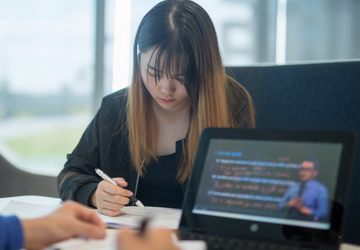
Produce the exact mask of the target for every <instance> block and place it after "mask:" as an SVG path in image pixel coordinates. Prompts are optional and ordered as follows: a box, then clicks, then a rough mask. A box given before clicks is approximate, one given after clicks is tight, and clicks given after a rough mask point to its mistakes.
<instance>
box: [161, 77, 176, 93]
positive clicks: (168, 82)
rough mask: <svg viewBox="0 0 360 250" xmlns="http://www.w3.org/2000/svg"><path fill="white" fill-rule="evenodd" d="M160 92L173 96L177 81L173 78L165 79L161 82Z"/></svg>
mask: <svg viewBox="0 0 360 250" xmlns="http://www.w3.org/2000/svg"><path fill="white" fill-rule="evenodd" d="M159 85H160V91H161V92H162V93H164V94H166V95H168V94H173V93H174V92H175V90H176V87H175V81H174V80H173V79H171V78H167V77H163V78H162V79H161V80H160V83H159Z"/></svg>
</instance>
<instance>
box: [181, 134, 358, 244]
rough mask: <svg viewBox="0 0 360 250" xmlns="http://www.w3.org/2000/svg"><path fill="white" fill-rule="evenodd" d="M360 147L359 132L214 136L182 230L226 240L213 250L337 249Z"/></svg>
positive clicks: (190, 191) (201, 151)
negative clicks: (240, 246)
mask: <svg viewBox="0 0 360 250" xmlns="http://www.w3.org/2000/svg"><path fill="white" fill-rule="evenodd" d="M355 147H356V135H355V134H353V133H352V132H339V131H337V132H333V131H282V130H261V129H226V128H207V129H205V130H204V131H203V133H202V135H201V138H200V141H199V145H198V149H197V154H196V157H195V161H194V165H193V169H192V172H191V175H190V179H189V183H188V186H187V190H186V194H185V199H184V202H183V207H182V209H183V213H182V217H181V220H180V225H179V230H180V232H181V233H182V234H183V235H192V234H194V235H195V234H196V235H200V236H211V237H212V236H216V237H218V238H221V239H222V240H221V241H220V243H216V244H220V245H216V247H212V246H209V245H208V248H213V249H225V247H223V246H222V245H221V244H222V242H223V243H224V244H228V243H229V241H234V240H236V239H242V240H243V241H245V242H248V245H245V248H246V249H249V246H250V245H254V242H258V243H260V244H261V247H259V246H257V247H256V248H257V249H259V248H265V249H266V248H269V247H267V246H268V244H270V245H271V244H273V245H272V247H270V249H278V247H279V246H280V247H282V246H284V247H286V246H288V247H291V248H294V247H301V248H312V249H313V248H329V249H332V248H333V249H335V248H338V247H339V244H340V242H341V237H342V233H343V231H344V222H345V216H346V208H347V204H348V198H349V191H350V186H351V180H352V171H353V163H354V159H355ZM183 237H185V238H186V237H188V236H183ZM223 237H225V240H224V239H223ZM190 238H191V237H190ZM201 238H204V237H200V239H201ZM249 244H250V245H249ZM274 244H275V245H274ZM229 248H230V249H231V247H229Z"/></svg>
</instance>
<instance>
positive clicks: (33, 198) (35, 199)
mask: <svg viewBox="0 0 360 250" xmlns="http://www.w3.org/2000/svg"><path fill="white" fill-rule="evenodd" d="M11 200H14V201H20V202H27V203H32V204H39V205H59V204H61V199H60V198H53V197H45V196H38V195H23V196H14V197H6V198H0V213H1V210H2V209H3V208H4V207H5V206H6V205H7V204H8V203H9V202H10V201H11ZM107 231H108V234H110V235H111V238H113V237H114V230H109V229H108V230H107ZM106 249H108V248H106ZM181 249H192V247H191V246H190V248H186V247H184V248H182V247H181ZM195 249H196V248H195ZM197 249H203V248H202V246H200V247H199V248H197ZM339 250H360V246H358V245H352V244H347V243H342V244H341V246H340V249H339Z"/></svg>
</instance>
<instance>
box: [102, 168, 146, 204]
mask: <svg viewBox="0 0 360 250" xmlns="http://www.w3.org/2000/svg"><path fill="white" fill-rule="evenodd" d="M95 172H96V173H97V174H98V175H99V176H100V177H101V178H103V179H104V180H106V181H108V182H111V183H112V184H114V185H115V186H118V184H116V182H115V181H114V180H113V179H111V178H110V177H109V176H108V175H107V174H105V173H104V172H103V171H102V170H101V169H98V168H95ZM129 199H130V201H131V202H133V203H134V204H135V205H136V206H138V207H142V208H145V206H144V205H143V204H142V203H141V201H139V200H138V199H136V198H135V197H134V196H131V197H129Z"/></svg>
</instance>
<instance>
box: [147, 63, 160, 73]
mask: <svg viewBox="0 0 360 250" xmlns="http://www.w3.org/2000/svg"><path fill="white" fill-rule="evenodd" d="M148 68H149V69H152V70H155V71H157V72H160V73H162V71H161V70H158V69H156V68H154V67H153V66H150V64H148Z"/></svg>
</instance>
